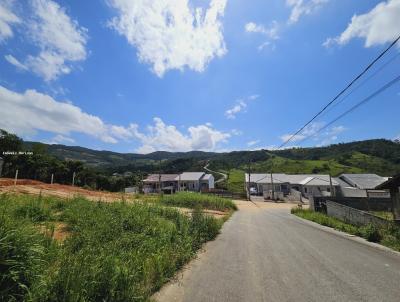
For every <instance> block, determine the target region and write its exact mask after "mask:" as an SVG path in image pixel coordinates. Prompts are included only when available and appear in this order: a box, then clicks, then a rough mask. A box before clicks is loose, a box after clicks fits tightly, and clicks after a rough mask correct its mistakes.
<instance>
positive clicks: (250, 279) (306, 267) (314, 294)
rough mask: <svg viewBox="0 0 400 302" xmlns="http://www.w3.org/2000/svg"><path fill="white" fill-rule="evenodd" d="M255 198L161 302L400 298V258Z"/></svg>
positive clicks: (169, 287) (166, 289)
mask: <svg viewBox="0 0 400 302" xmlns="http://www.w3.org/2000/svg"><path fill="white" fill-rule="evenodd" d="M258 205H259V206H260V207H257V206H255V205H254V204H251V203H250V206H241V210H240V211H238V212H236V213H235V214H234V216H233V217H232V218H231V219H230V220H229V221H228V222H227V223H226V224H225V225H224V227H223V230H222V234H221V235H220V236H219V237H218V238H217V240H215V241H213V242H210V243H208V244H207V245H206V247H205V251H204V252H203V253H201V254H200V255H199V257H198V259H197V260H194V261H193V262H192V263H191V264H190V265H189V267H188V268H187V269H185V270H184V271H183V273H181V274H179V276H178V278H177V280H176V281H175V282H172V283H170V284H168V285H167V286H165V287H164V288H163V289H162V290H161V291H160V292H159V293H158V294H157V295H156V296H155V298H156V300H157V301H163V302H170V301H187V302H198V301H202V302H203V301H219V302H225V301H226V302H228V301H229V302H235V301H246V302H252V301H279V302H283V301H299V302H301V301H307V302H309V301H323V302H327V301H346V302H349V301H374V302H375V301H376V302H377V301H385V302H389V301H396V302H399V301H400V256H399V255H398V254H394V253H391V252H388V251H385V250H381V249H377V248H375V247H372V246H369V245H366V244H363V243H360V242H357V241H355V240H353V239H352V238H350V237H346V236H343V235H338V234H337V233H335V232H331V231H327V230H326V229H324V228H320V227H319V226H315V225H314V224H312V223H310V222H305V221H303V220H301V219H299V218H297V217H294V216H291V215H290V214H289V210H288V208H287V207H286V208H285V206H283V205H276V206H275V205H272V204H269V203H258Z"/></svg>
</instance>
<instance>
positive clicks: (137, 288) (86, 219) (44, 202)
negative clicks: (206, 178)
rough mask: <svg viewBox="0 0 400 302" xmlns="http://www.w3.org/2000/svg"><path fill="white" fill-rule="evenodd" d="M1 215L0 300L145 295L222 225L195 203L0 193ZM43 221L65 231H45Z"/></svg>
mask: <svg viewBox="0 0 400 302" xmlns="http://www.w3.org/2000/svg"><path fill="white" fill-rule="evenodd" d="M32 209H35V210H32ZM38 209H40V211H39V210H38ZM37 213H47V214H46V215H44V216H43V215H37ZM32 217H34V219H32ZM37 217H40V219H36V218H37ZM0 218H1V222H0V270H1V272H2V276H1V277H0V301H3V300H5V301H24V300H25V301H67V302H68V301H148V299H149V297H150V296H151V294H152V293H154V292H155V291H156V290H157V289H159V288H160V287H161V286H162V285H163V284H164V283H165V282H166V281H168V280H169V279H170V278H171V277H172V276H173V275H174V273H175V272H176V271H177V270H178V269H179V268H181V267H182V266H183V265H184V264H185V263H186V262H187V261H188V260H190V259H191V258H192V257H193V256H194V254H195V252H196V251H197V249H198V248H200V247H201V245H202V244H203V243H204V242H206V241H208V240H211V239H213V238H215V237H216V236H217V234H218V232H219V230H220V227H221V224H222V221H221V220H217V219H215V218H213V217H209V216H205V215H203V213H202V212H201V210H199V209H197V210H195V211H194V212H193V214H192V215H191V216H185V215H183V214H181V213H180V212H179V211H178V210H176V209H173V208H168V207H165V206H162V205H159V204H147V203H145V204H140V203H135V204H126V203H109V204H107V203H100V202H99V203H95V202H91V201H88V200H85V199H82V198H76V199H73V200H70V201H64V200H60V199H54V198H42V199H38V198H36V197H31V196H29V197H20V196H15V195H12V196H6V195H2V196H0ZM47 219H50V220H51V221H52V222H62V223H63V224H65V225H67V231H68V232H69V237H68V238H67V239H66V240H65V241H63V242H62V243H61V242H59V243H57V242H55V241H54V240H53V239H51V238H49V237H47V236H46V235H44V233H43V231H42V228H41V226H43V225H44V224H45V223H46V222H47Z"/></svg>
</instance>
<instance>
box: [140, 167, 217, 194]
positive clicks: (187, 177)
mask: <svg viewBox="0 0 400 302" xmlns="http://www.w3.org/2000/svg"><path fill="white" fill-rule="evenodd" d="M213 188H214V176H213V175H212V174H207V173H205V172H183V173H181V174H150V175H149V176H147V178H146V179H144V180H143V192H144V193H158V192H160V191H162V192H164V193H169V194H171V193H175V192H176V191H193V192H200V191H207V190H209V189H213Z"/></svg>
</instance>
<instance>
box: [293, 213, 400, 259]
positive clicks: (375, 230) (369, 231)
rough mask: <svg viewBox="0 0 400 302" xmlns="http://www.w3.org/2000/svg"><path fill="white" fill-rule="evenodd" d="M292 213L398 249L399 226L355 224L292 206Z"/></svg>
mask: <svg viewBox="0 0 400 302" xmlns="http://www.w3.org/2000/svg"><path fill="white" fill-rule="evenodd" d="M292 214H294V215H297V216H299V217H301V218H304V219H307V220H311V221H314V222H316V223H319V224H321V225H324V226H328V227H331V228H334V229H336V230H339V231H342V232H346V233H349V234H352V235H356V236H360V237H363V238H365V239H367V240H368V241H371V242H377V243H380V244H382V245H385V246H387V247H390V248H392V249H394V250H397V251H400V227H399V226H396V225H394V224H388V226H387V227H378V226H375V225H372V224H369V225H366V226H355V225H352V224H348V223H345V222H343V221H341V220H339V219H337V218H334V217H330V216H327V215H325V214H323V213H320V212H314V211H311V210H304V209H301V208H293V209H292Z"/></svg>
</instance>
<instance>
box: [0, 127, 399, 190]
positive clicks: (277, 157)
mask: <svg viewBox="0 0 400 302" xmlns="http://www.w3.org/2000/svg"><path fill="white" fill-rule="evenodd" d="M4 151H32V152H33V155H20V156H15V155H5V156H3V157H4V158H5V162H6V163H5V166H4V171H3V172H4V173H3V175H5V176H8V177H13V176H14V173H15V170H16V169H19V172H20V177H21V178H31V179H37V180H41V181H45V182H49V181H50V178H51V174H52V173H53V174H54V177H55V181H56V182H58V183H62V184H70V183H71V180H72V174H73V172H75V173H76V178H75V179H76V185H78V186H86V187H89V188H93V189H101V190H108V191H121V190H122V189H123V188H124V187H127V186H140V181H141V179H142V178H143V177H144V176H145V175H146V174H149V173H154V172H155V171H157V173H158V172H160V171H161V172H162V173H180V172H182V171H203V167H204V166H205V165H206V163H208V162H209V168H210V169H211V170H214V171H225V172H226V174H228V176H229V177H228V180H227V181H226V182H221V183H218V188H223V189H227V190H229V191H232V192H234V193H243V192H244V185H243V183H244V172H245V171H247V170H248V165H249V163H251V171H252V172H253V173H265V172H270V171H272V172H279V173H294V174H296V173H297V174H299V173H324V174H331V175H332V176H337V175H339V174H341V173H376V174H379V175H382V176H391V175H395V174H397V173H399V172H400V143H399V142H398V141H390V140H385V139H376V140H366V141H360V142H351V143H346V144H336V145H331V146H327V147H317V148H292V149H286V150H272V151H267V150H258V151H234V152H230V153H213V152H201V151H192V152H161V151H159V152H153V153H150V154H123V153H116V152H109V151H96V150H90V149H87V148H82V147H71V146H64V145H48V144H42V143H35V142H24V141H22V140H21V139H20V138H18V137H17V136H15V135H13V134H9V133H7V132H5V131H3V130H0V154H3V152H4ZM214 176H215V177H216V179H218V178H219V177H220V175H218V174H216V175H214Z"/></svg>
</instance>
